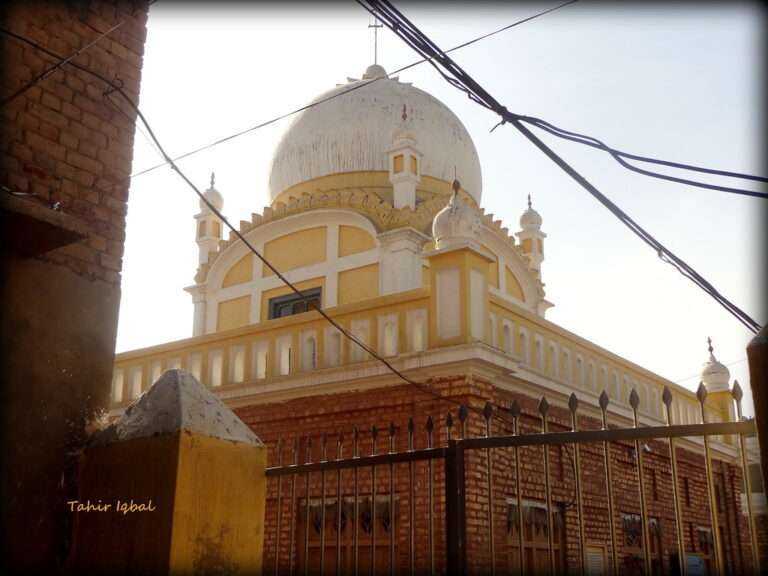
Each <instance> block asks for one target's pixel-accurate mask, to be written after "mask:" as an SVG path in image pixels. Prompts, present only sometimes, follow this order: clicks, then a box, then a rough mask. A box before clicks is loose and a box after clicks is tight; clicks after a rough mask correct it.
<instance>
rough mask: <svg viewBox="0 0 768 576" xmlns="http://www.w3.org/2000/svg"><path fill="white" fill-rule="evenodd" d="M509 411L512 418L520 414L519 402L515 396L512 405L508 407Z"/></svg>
mask: <svg viewBox="0 0 768 576" xmlns="http://www.w3.org/2000/svg"><path fill="white" fill-rule="evenodd" d="M509 413H510V414H511V415H512V418H518V417H519V416H520V402H518V401H517V398H515V399H514V400H512V405H511V406H510V407H509Z"/></svg>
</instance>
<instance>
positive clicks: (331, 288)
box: [323, 224, 339, 308]
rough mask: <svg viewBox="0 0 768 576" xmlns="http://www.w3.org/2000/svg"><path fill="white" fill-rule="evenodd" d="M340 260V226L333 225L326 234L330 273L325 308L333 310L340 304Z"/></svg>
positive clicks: (327, 275)
mask: <svg viewBox="0 0 768 576" xmlns="http://www.w3.org/2000/svg"><path fill="white" fill-rule="evenodd" d="M338 259H339V225H338V224H331V225H330V226H328V231H327V233H326V245H325V260H326V263H327V270H328V273H327V274H326V275H325V294H324V295H323V307H325V308H331V307H333V306H336V305H338V303H339V272H338V270H337V268H338V266H337V265H336V262H337V261H338Z"/></svg>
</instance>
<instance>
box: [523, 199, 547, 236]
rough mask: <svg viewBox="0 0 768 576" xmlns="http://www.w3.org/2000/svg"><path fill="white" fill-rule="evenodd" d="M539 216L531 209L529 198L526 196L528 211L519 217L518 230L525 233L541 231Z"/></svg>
mask: <svg viewBox="0 0 768 576" xmlns="http://www.w3.org/2000/svg"><path fill="white" fill-rule="evenodd" d="M541 222H542V220H541V214H539V213H538V212H536V210H534V209H533V208H532V207H531V197H530V195H529V196H528V209H527V210H526V211H525V212H523V215H522V216H520V228H522V229H523V230H526V231H537V230H541Z"/></svg>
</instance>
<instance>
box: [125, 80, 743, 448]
mask: <svg viewBox="0 0 768 576" xmlns="http://www.w3.org/2000/svg"><path fill="white" fill-rule="evenodd" d="M334 94H340V95H339V96H338V97H336V98H334V99H332V100H328V101H326V102H323V103H322V104H320V105H318V106H316V107H311V108H308V109H307V110H305V111H304V112H303V113H301V114H299V115H297V116H296V117H295V119H294V121H293V122H292V124H291V126H290V127H289V128H288V130H287V131H286V133H285V135H284V136H283V139H282V141H281V142H280V144H279V145H278V147H277V149H276V152H275V157H274V159H273V163H272V172H271V176H270V181H269V185H270V194H271V199H272V201H271V205H270V206H269V207H266V208H264V209H263V211H262V212H261V213H260V214H253V216H252V218H251V220H250V221H243V222H241V223H240V231H241V233H242V234H243V235H244V236H245V237H246V238H247V240H248V241H249V242H250V244H251V245H252V246H253V247H255V248H256V250H257V251H258V252H259V253H260V254H263V255H264V257H265V258H266V259H267V260H268V261H269V262H271V263H272V265H273V266H274V267H275V268H276V269H278V270H279V271H281V273H283V274H284V275H285V276H286V278H287V279H288V280H290V281H291V282H292V283H293V284H295V285H296V286H297V287H298V288H299V289H300V290H301V291H303V292H304V293H305V294H307V298H316V299H317V300H318V301H319V303H320V305H321V306H322V307H323V308H324V309H325V311H326V312H327V313H328V314H329V315H331V316H332V317H333V318H334V319H336V320H337V321H338V322H339V323H340V324H341V325H342V326H344V327H345V329H347V330H349V331H350V332H351V333H352V334H354V335H355V336H356V337H357V338H359V339H361V340H362V341H364V342H366V343H367V344H368V345H369V346H371V347H372V348H373V349H375V350H377V351H378V353H379V354H381V355H382V356H384V357H386V358H387V359H388V360H389V361H390V362H391V363H392V364H393V365H394V366H395V367H397V368H398V369H399V370H401V371H402V372H404V373H407V374H408V375H409V376H410V377H412V378H414V379H422V378H426V377H430V376H438V375H441V374H450V373H452V372H453V373H455V372H456V371H457V366H460V367H461V371H463V372H467V371H469V372H473V371H474V372H475V373H477V374H479V375H481V376H482V377H484V378H487V379H490V380H491V381H492V382H493V383H494V385H496V386H498V387H500V388H507V389H509V390H519V391H520V392H523V393H527V394H534V395H541V394H547V396H548V398H550V399H553V400H554V401H555V402H557V399H558V398H561V399H562V400H563V403H564V401H565V399H567V397H568V395H569V394H570V393H571V392H572V391H576V392H577V394H578V395H579V397H580V398H583V400H584V402H583V404H584V405H585V406H589V405H591V406H594V407H595V410H596V406H597V397H598V395H599V393H600V392H601V391H602V390H603V389H605V390H606V391H607V392H608V394H609V395H610V397H611V399H612V405H611V406H612V410H613V412H614V413H615V414H616V415H617V416H619V417H626V418H629V416H630V414H631V411H630V408H629V405H628V397H629V392H630V390H631V389H632V388H636V389H637V391H638V393H639V395H640V398H641V407H640V413H641V420H643V421H644V422H645V423H648V424H654V423H656V424H659V423H663V422H665V415H664V413H663V405H662V402H661V393H662V390H663V387H664V386H669V387H670V388H671V390H672V391H673V394H674V397H675V401H674V403H673V410H674V412H673V419H674V421H675V423H696V422H699V420H700V413H699V405H698V402H697V400H696V397H695V395H694V394H693V393H692V392H690V391H688V390H686V389H684V388H682V387H680V386H677V385H675V384H674V383H672V382H669V381H667V380H665V379H663V378H661V377H660V376H658V375H656V374H654V373H652V372H650V371H648V370H646V369H644V368H642V367H640V366H638V365H636V364H633V363H632V362H630V361H628V360H626V359H624V358H621V357H619V356H617V355H616V354H613V353H611V352H609V351H608V350H605V349H603V348H601V347H599V346H596V345H595V344H593V343H591V342H589V341H587V340H586V339H584V338H581V337H579V336H577V335H576V334H573V333H571V332H568V331H566V330H564V329H563V328H561V327H559V326H557V325H556V324H554V323H552V322H550V321H548V320H547V319H546V318H545V314H546V311H547V309H548V308H549V307H550V306H551V305H552V304H551V303H550V302H548V301H547V299H546V295H545V291H544V284H543V283H542V262H543V260H544V253H545V252H544V251H545V239H546V234H544V232H543V231H542V218H541V216H540V215H539V214H538V213H537V212H536V211H535V210H534V209H533V207H532V206H531V203H530V199H529V201H528V208H527V209H526V210H525V211H524V213H523V214H522V217H521V219H520V227H519V230H517V231H515V233H514V234H510V233H509V231H508V229H507V228H505V227H503V225H502V223H501V222H500V221H498V220H494V218H493V216H492V215H490V214H485V213H484V210H483V209H482V207H481V199H482V172H481V168H480V161H479V158H478V155H477V152H476V150H475V147H474V144H473V143H472V139H471V138H470V136H469V134H468V132H467V130H466V129H465V127H464V126H463V125H462V123H461V121H460V120H459V119H458V118H457V117H456V116H455V115H454V114H453V113H452V112H451V111H450V110H449V109H448V108H447V107H446V106H445V105H444V104H442V103H441V102H440V101H438V100H437V99H435V98H434V97H433V96H431V95H429V94H427V93H425V92H423V91H421V90H419V89H418V88H415V87H413V86H411V85H410V84H407V83H403V82H400V81H398V79H396V78H388V77H387V76H386V73H385V72H384V70H383V68H381V66H378V65H373V66H371V67H369V68H368V70H366V73H365V75H364V76H363V78H362V79H361V80H350V82H349V83H347V84H344V85H341V86H338V87H337V88H335V89H334V90H331V91H330V92H328V93H325V94H322V95H320V96H319V97H318V100H324V99H327V98H328V97H329V96H331V95H334ZM206 195H207V197H208V199H209V200H210V201H211V202H213V203H214V205H216V206H217V208H222V207H223V200H224V198H223V196H222V194H221V193H220V192H218V191H217V190H216V188H215V185H214V182H213V181H212V182H211V186H210V187H209V189H208V190H207V191H206ZM195 219H196V225H197V228H196V230H197V243H198V246H199V250H200V258H199V267H198V270H197V273H196V275H195V283H194V284H193V285H192V286H190V287H188V288H187V289H186V290H187V291H188V292H189V293H190V294H191V295H192V299H193V302H194V329H193V335H192V337H191V338H189V339H186V340H181V341H178V342H171V343H167V344H162V345H159V346H153V347H150V348H145V349H142V350H135V351H131V352H125V353H122V354H119V355H118V356H117V359H116V363H115V377H114V383H113V405H114V411H115V413H117V412H118V411H119V410H120V409H121V408H122V407H124V406H125V405H126V404H127V403H128V402H130V401H132V399H133V398H135V397H136V396H138V395H139V394H140V393H141V392H142V391H143V390H145V389H146V388H147V387H148V386H149V385H151V384H152V383H153V382H154V381H155V380H156V379H157V378H159V376H160V374H162V372H163V371H164V370H166V369H169V368H185V369H187V370H189V371H191V372H192V373H193V374H195V376H197V377H198V378H199V379H200V380H201V381H202V382H203V383H205V384H207V385H209V386H211V387H213V388H214V389H216V391H217V394H218V395H219V397H221V398H223V399H225V400H226V401H227V403H228V404H229V405H230V406H234V407H237V406H245V405H248V404H253V403H268V402H275V401H280V400H286V399H290V398H295V397H299V396H301V397H305V396H312V395H318V396H319V395H325V394H332V393H334V392H340V391H349V390H358V389H359V390H363V389H370V388H375V387H383V386H388V385H395V384H401V382H399V381H398V379H397V378H396V377H395V376H393V375H392V374H391V373H390V372H389V371H388V370H387V369H386V368H385V367H383V366H382V365H381V364H380V363H379V362H377V361H376V360H374V359H372V358H370V357H369V356H368V355H367V354H366V353H365V352H363V351H362V350H360V349H359V348H358V347H356V346H355V345H354V344H352V343H350V342H349V341H348V340H346V339H345V338H342V337H341V335H340V334H339V333H338V332H337V331H336V329H335V328H333V327H332V326H330V325H329V324H328V323H327V322H325V321H324V320H323V319H322V318H320V316H319V315H318V314H317V313H316V312H313V311H308V312H304V313H293V314H288V315H279V316H278V317H275V311H276V310H278V309H280V310H282V308H279V307H280V306H284V305H286V304H285V302H288V304H290V290H289V289H288V288H287V287H285V286H284V285H283V283H282V282H281V281H280V280H279V279H278V278H277V277H276V276H275V274H274V273H273V272H272V271H271V270H269V269H268V268H267V267H266V266H265V265H264V264H263V263H262V262H261V260H259V258H257V257H256V256H255V255H253V254H252V253H251V252H250V250H249V249H248V248H247V246H245V245H244V243H243V242H241V241H239V240H238V239H236V238H233V236H232V235H230V237H229V238H228V239H223V238H221V231H222V225H221V222H220V221H219V220H218V218H217V217H216V216H215V214H213V213H212V212H210V211H209V210H208V209H207V207H206V206H205V205H204V204H202V205H201V210H200V213H199V214H198V215H196V216H195ZM300 309H301V308H299V310H300ZM726 388H727V383H726ZM721 396H722V398H721ZM708 402H709V406H708V411H709V417H710V418H711V419H717V420H721V419H722V420H724V419H727V418H728V413H729V410H732V408H731V402H730V401H729V399H728V398H726V397H725V395H723V394H720V395H718V394H711V395H710V400H708ZM723 449H724V450H726V451H728V447H727V446H723Z"/></svg>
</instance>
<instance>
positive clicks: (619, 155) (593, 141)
mask: <svg viewBox="0 0 768 576" xmlns="http://www.w3.org/2000/svg"><path fill="white" fill-rule="evenodd" d="M519 120H520V121H522V122H526V123H528V124H530V125H532V126H536V127H537V128H539V129H541V130H544V131H545V132H547V133H549V134H552V135H554V136H557V137H558V138H563V139H565V140H570V141H572V142H578V143H579V144H584V145H585V146H590V147H592V148H596V149H598V150H603V151H605V152H607V153H608V154H610V155H611V156H612V157H613V159H614V160H616V162H618V163H619V164H620V165H621V166H623V167H624V168H626V169H627V170H631V171H633V172H637V173H638V174H642V175H644V176H650V177H652V178H659V179H661V180H669V181H670V182H676V183H678V184H686V185H688V186H695V187H697V188H705V189H708V190H715V191H718V192H728V193H731V194H741V195H743V196H754V197H757V198H768V193H766V192H757V191H754V190H746V189H743V188H733V187H729V186H720V185H717V184H709V183H706V182H700V181H697V180H690V179H687V178H679V177H677V176H671V175H668V174H663V173H661V172H653V171H651V170H645V169H643V168H638V167H637V166H634V165H632V164H630V163H629V162H627V161H626V160H624V158H630V159H633V160H637V161H640V162H649V163H653V164H660V165H664V166H670V167H674V168H682V169H685V170H692V171H696V172H704V173H707V174H713V175H717V176H726V177H730V178H743V179H747V180H754V181H757V182H768V178H766V177H764V176H755V175H752V174H742V173H739V172H729V171H725V170H716V169H713V168H704V167H701V166H693V165H690V164H682V163H679V162H671V161H669V160H660V159H658V158H649V157H647V156H639V155H637V154H630V153H628V152H622V151H621V150H616V149H615V148H611V147H610V146H608V145H606V144H605V143H603V142H601V141H600V140H598V139H597V138H595V137H593V136H586V135H584V134H578V133H576V132H570V131H568V130H564V129H562V128H558V127H557V126H554V125H553V124H550V123H549V122H546V121H544V120H541V119H540V118H533V117H530V116H519Z"/></svg>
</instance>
